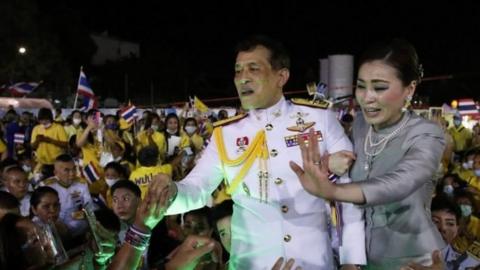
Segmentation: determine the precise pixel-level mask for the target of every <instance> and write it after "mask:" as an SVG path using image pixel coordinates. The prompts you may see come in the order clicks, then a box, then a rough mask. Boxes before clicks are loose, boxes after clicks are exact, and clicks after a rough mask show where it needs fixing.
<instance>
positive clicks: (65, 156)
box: [55, 154, 73, 162]
mask: <svg viewBox="0 0 480 270" xmlns="http://www.w3.org/2000/svg"><path fill="white" fill-rule="evenodd" d="M55 161H59V162H73V158H72V156H70V155H69V154H61V155H59V156H58V157H57V158H56V159H55Z"/></svg>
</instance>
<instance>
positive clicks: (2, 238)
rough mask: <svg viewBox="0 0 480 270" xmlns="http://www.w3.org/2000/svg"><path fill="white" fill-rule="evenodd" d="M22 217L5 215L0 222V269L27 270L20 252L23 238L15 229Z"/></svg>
mask: <svg viewBox="0 0 480 270" xmlns="http://www.w3.org/2000/svg"><path fill="white" fill-rule="evenodd" d="M20 219H22V217H20V216H18V215H15V214H11V213H9V214H6V215H5V216H4V217H3V218H2V220H1V221H0V269H20V270H22V269H27V265H26V260H21V259H20V258H24V254H23V252H22V248H21V246H22V243H24V242H25V241H26V239H25V236H24V235H23V234H22V233H21V232H20V231H19V229H18V228H17V222H18V221H19V220H20Z"/></svg>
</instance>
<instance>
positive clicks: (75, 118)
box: [64, 110, 84, 139]
mask: <svg viewBox="0 0 480 270" xmlns="http://www.w3.org/2000/svg"><path fill="white" fill-rule="evenodd" d="M66 123H70V124H69V125H66V126H65V127H64V128H65V132H67V135H68V138H69V139H70V138H71V137H72V136H73V135H76V134H77V133H78V131H79V130H82V129H83V128H84V124H83V122H82V113H81V112H80V111H79V110H74V111H72V113H71V114H70V115H69V116H68V118H67V120H66Z"/></svg>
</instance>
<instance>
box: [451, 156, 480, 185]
mask: <svg viewBox="0 0 480 270" xmlns="http://www.w3.org/2000/svg"><path fill="white" fill-rule="evenodd" d="M474 158H475V151H473V150H469V151H465V152H464V153H463V156H462V159H461V162H460V163H456V164H455V165H454V168H453V170H452V173H454V174H457V175H458V176H459V177H460V178H461V179H463V180H465V181H467V182H471V181H473V180H474V179H475V178H476V177H477V176H476V175H475V172H474V171H473V159H474Z"/></svg>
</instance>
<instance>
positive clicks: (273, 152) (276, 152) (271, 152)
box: [270, 149, 278, 157]
mask: <svg viewBox="0 0 480 270" xmlns="http://www.w3.org/2000/svg"><path fill="white" fill-rule="evenodd" d="M277 155H278V151H277V149H272V150H271V151H270V156H272V157H276V156H277Z"/></svg>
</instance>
